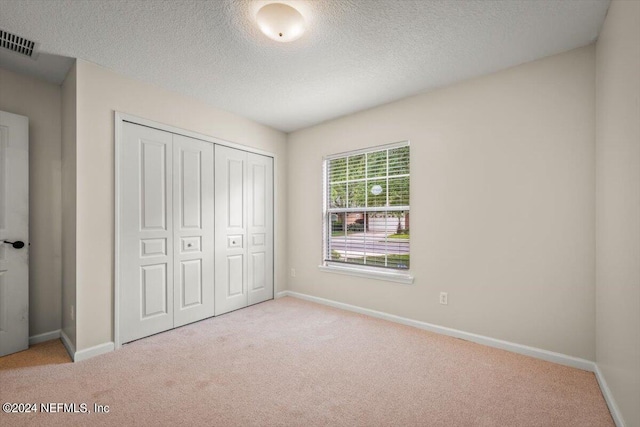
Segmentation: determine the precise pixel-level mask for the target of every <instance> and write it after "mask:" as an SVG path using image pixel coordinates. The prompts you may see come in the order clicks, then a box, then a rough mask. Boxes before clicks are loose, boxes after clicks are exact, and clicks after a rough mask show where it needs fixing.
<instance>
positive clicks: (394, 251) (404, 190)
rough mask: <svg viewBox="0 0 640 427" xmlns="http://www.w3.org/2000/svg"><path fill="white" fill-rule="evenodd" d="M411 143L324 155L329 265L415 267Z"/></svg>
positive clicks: (326, 262)
mask: <svg viewBox="0 0 640 427" xmlns="http://www.w3.org/2000/svg"><path fill="white" fill-rule="evenodd" d="M409 160H410V151H409V142H408V141H405V142H401V143H396V144H389V145H384V146H378V147H373V148H370V149H366V150H359V151H354V152H349V153H342V154H336V155H332V156H327V157H325V162H324V183H325V197H324V199H325V203H324V207H325V212H324V262H325V265H339V264H344V265H349V266H351V267H354V268H362V269H394V270H401V271H406V270H408V269H409V267H410V258H411V257H410V244H409V243H410V238H409V236H410V215H409V212H410V208H409V200H410V197H409V194H410V192H409V186H410V179H409V178H410V170H409V164H410V161H409Z"/></svg>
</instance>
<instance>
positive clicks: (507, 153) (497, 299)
mask: <svg viewBox="0 0 640 427" xmlns="http://www.w3.org/2000/svg"><path fill="white" fill-rule="evenodd" d="M594 74H595V65H594V46H588V47H585V48H581V49H577V50H573V51H570V52H568V53H564V54H561V55H557V56H553V57H550V58H546V59H542V60H538V61H535V62H531V63H528V64H525V65H522V66H519V67H515V68H512V69H508V70H505V71H502V72H498V73H495V74H491V75H488V76H484V77H481V78H477V79H474V80H470V81H466V82H462V83H460V84H456V85H453V86H450V87H447V88H444V89H441V90H437V91H434V92H430V93H426V94H423V95H419V96H415V97H411V98H407V99H404V100H401V101H398V102H395V103H392V104H388V105H385V106H381V107H378V108H374V109H372V110H368V111H364V112H361V113H357V114H354V115H351V116H347V117H344V118H341V119H337V120H333V121H330V122H328V123H325V124H321V125H318V126H315V127H312V128H308V129H304V130H301V131H297V132H294V133H292V134H291V135H290V136H289V141H288V143H289V163H288V168H289V169H288V181H289V187H288V189H289V194H288V199H289V215H288V218H289V230H290V231H289V246H288V247H289V263H290V264H289V267H291V268H295V269H296V273H297V274H296V277H295V278H290V279H289V288H290V289H291V290H293V291H297V292H302V293H305V294H310V295H314V296H319V297H323V298H328V299H332V300H336V301H340V302H344V303H348V304H353V305H357V306H362V307H366V308H370V309H374V310H379V311H383V312H387V313H391V314H395V315H399V316H404V317H408V318H411V319H417V320H421V321H426V322H431V323H435V324H437V325H442V326H447V327H451V328H457V329H461V330H464V331H468V332H473V333H477V334H482V335H487V336H490V337H493V338H499V339H504V340H508V341H512V342H515V343H521V344H525V345H530V346H534V347H539V348H543V349H546V350H551V351H555V352H560V353H564V354H568V355H572V356H577V357H582V358H586V359H590V360H593V359H594V357H595V343H594V340H595V337H594V324H595V323H594V322H595V313H594V311H595V309H594V304H595V303H594V292H595V290H594V288H595V287H594V268H593V265H594V167H593V165H594V126H593V120H594V114H595V112H594V102H595V100H594V79H595V76H594ZM406 139H408V140H410V141H411V173H412V176H411V239H412V240H411V251H412V259H411V265H412V268H411V270H412V272H413V274H414V275H415V283H414V284H413V285H400V284H395V283H388V282H384V281H378V280H368V279H364V278H358V277H350V276H344V275H338V274H333V273H327V272H321V271H319V270H318V265H319V264H320V263H321V257H322V254H321V247H322V244H321V235H322V182H321V173H322V157H323V156H324V155H327V154H332V153H339V152H343V151H346V150H352V149H358V148H363V147H370V146H376V145H379V144H385V143H390V142H395V141H402V140H406ZM440 291H446V292H448V293H449V305H447V306H444V305H439V304H438V295H439V292H440Z"/></svg>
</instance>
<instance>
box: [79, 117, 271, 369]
mask: <svg viewBox="0 0 640 427" xmlns="http://www.w3.org/2000/svg"><path fill="white" fill-rule="evenodd" d="M124 122H129V123H133V124H137V125H141V126H147V127H150V128H155V129H159V130H162V131H165V132H170V133H173V134H176V135H182V136H186V137H189V138H195V139H199V140H202V141H206V142H210V143H212V144H218V145H223V146H226V147H231V148H235V149H238V150H242V151H246V152H249V153H255V154H260V155H263V156H267V157H271V158H272V159H273V204H274V214H273V223H274V226H273V228H274V236H277V234H276V233H277V231H278V230H277V227H276V224H277V215H276V213H277V212H278V210H277V209H275V206H276V203H277V194H278V193H277V192H278V185H277V179H276V171H277V169H276V167H277V165H278V163H277V162H278V156H277V155H276V154H275V153H272V152H269V151H265V150H260V149H258V148H253V147H250V146H247V145H242V144H237V143H235V142H230V141H225V140H223V139H220V138H215V137H212V136H208V135H203V134H201V133H197V132H192V131H189V130H186V129H182V128H178V127H175V126H171V125H166V124H164V123H159V122H155V121H153V120H148V119H144V118H142V117H137V116H134V115H131V114H126V113H120V112H118V111H115V112H114V126H115V132H114V134H115V159H114V186H115V187H114V188H115V203H114V204H115V207H114V210H115V212H114V234H115V236H114V243H115V244H114V251H113V252H114V253H113V256H114V264H113V274H114V275H113V277H114V280H113V281H114V286H113V301H114V304H113V306H114V307H113V342H112V343H111V344H112V345H113V346H114V348H113V349H115V350H117V349H119V348H120V347H122V343H121V342H120V341H121V338H120V304H119V301H120V263H119V259H120V258H119V257H120V237H119V231H120V184H121V183H120V150H121V147H120V145H121V144H122V127H123V123H124ZM275 248H276V241H275V239H274V240H273V252H274V254H273V265H274V271H273V274H274V285H273V287H274V289H273V290H274V292H275V273H276V272H275V266H276V265H277V259H276V256H277V255H276V250H275ZM101 345H106V344H101ZM92 348H93V347H92ZM83 351H88V350H83ZM89 357H92V356H89Z"/></svg>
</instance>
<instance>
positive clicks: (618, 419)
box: [594, 363, 625, 427]
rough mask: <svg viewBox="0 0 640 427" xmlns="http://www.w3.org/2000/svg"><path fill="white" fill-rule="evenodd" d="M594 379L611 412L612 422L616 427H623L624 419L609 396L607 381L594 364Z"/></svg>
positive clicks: (610, 395)
mask: <svg viewBox="0 0 640 427" xmlns="http://www.w3.org/2000/svg"><path fill="white" fill-rule="evenodd" d="M595 368H596V369H595V371H594V374H596V379H597V380H598V384H599V385H600V390H601V391H602V395H603V396H604V400H605V401H606V402H607V406H608V407H609V412H611V417H612V418H613V422H615V423H616V426H617V427H625V423H624V419H623V418H622V414H621V413H620V409H619V408H618V405H616V401H615V400H614V399H613V395H612V394H611V390H610V389H609V386H608V385H607V381H606V380H605V379H604V375H603V374H602V371H601V370H600V367H598V364H597V363H596V364H595Z"/></svg>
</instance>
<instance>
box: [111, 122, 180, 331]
mask: <svg viewBox="0 0 640 427" xmlns="http://www.w3.org/2000/svg"><path fill="white" fill-rule="evenodd" d="M172 139H173V135H172V134H170V133H168V132H163V131H159V130H156V129H152V128H148V127H144V126H138V125H134V124H130V123H124V127H123V143H122V147H121V150H120V171H119V173H120V185H121V189H120V253H119V261H120V278H119V279H120V280H119V283H120V298H119V304H120V306H119V307H120V327H119V330H120V334H121V337H122V339H121V342H123V343H124V342H129V341H133V340H136V339H138V338H142V337H146V336H149V335H152V334H155V333H158V332H161V331H164V330H167V329H171V328H172V327H173V307H174V305H173V265H174V264H173V232H172V224H173V212H174V211H173V198H172V185H173V182H172V172H171V171H172V163H173V150H172Z"/></svg>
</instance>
